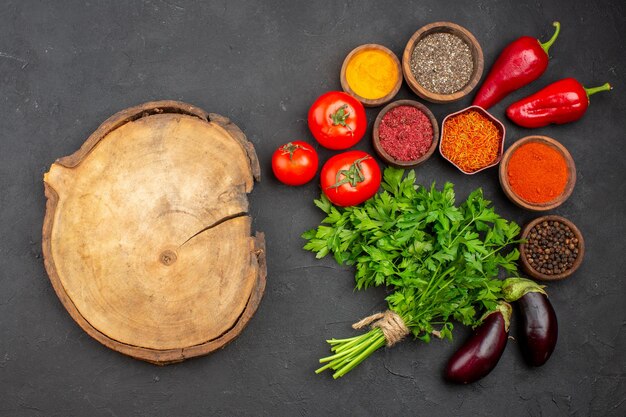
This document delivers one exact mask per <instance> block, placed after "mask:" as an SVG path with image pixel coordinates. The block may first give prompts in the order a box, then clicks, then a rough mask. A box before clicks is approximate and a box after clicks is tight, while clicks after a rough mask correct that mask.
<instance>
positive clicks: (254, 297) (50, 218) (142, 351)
mask: <svg viewBox="0 0 626 417" xmlns="http://www.w3.org/2000/svg"><path fill="white" fill-rule="evenodd" d="M44 186H45V193H46V197H47V199H48V201H47V203H46V214H45V217H44V224H43V233H42V236H43V237H42V251H43V255H44V266H45V268H46V272H47V273H48V277H49V278H50V282H51V283H52V287H53V288H54V291H55V293H56V294H57V296H58V297H59V300H60V301H61V304H62V305H63V306H64V308H65V309H66V310H67V312H68V313H69V314H70V316H71V317H72V319H73V320H74V321H75V322H76V323H77V324H78V325H79V326H80V327H81V328H82V329H83V330H84V331H85V332H86V333H87V334H88V335H89V336H91V337H92V338H94V339H95V340H97V341H98V342H100V343H101V344H103V345H104V346H106V347H108V348H109V349H111V350H114V351H116V352H119V353H122V354H124V355H127V356H130V357H133V358H135V359H140V360H143V361H146V362H149V363H153V364H155V365H168V364H172V363H178V362H182V361H184V360H185V359H190V358H193V357H197V356H204V355H207V354H209V353H211V352H213V351H215V350H218V349H221V348H223V347H224V346H226V345H227V344H228V343H230V342H231V341H232V340H234V339H235V338H236V337H237V336H238V335H239V334H240V333H241V332H242V331H243V329H244V328H245V327H246V325H247V324H248V322H249V321H250V319H251V318H252V316H253V315H254V313H255V312H256V310H257V308H258V307H259V304H260V303H261V299H262V298H263V294H264V292H265V286H266V278H267V264H266V258H265V235H264V233H262V232H257V233H256V236H254V237H253V244H254V250H253V251H252V252H251V256H252V257H253V258H251V261H252V262H255V263H256V265H257V277H256V278H257V279H256V282H255V286H254V288H253V290H252V292H251V294H250V297H249V298H248V302H247V303H246V306H245V308H244V310H243V311H242V313H241V315H240V316H239V317H238V318H237V321H236V322H235V324H234V325H233V326H232V327H231V328H230V329H229V330H227V331H226V332H225V333H223V334H222V335H220V336H218V337H217V338H215V339H212V340H209V341H207V342H205V343H202V344H199V345H195V346H189V347H185V348H177V349H165V350H157V349H150V348H144V347H140V346H133V345H129V344H126V343H122V342H119V341H117V340H115V339H112V338H110V337H109V336H107V335H105V334H104V333H102V332H100V331H99V330H98V329H96V328H95V327H93V326H92V325H91V323H89V321H88V320H87V319H85V317H83V315H82V314H80V312H79V311H78V309H77V308H76V305H75V304H74V302H73V301H72V299H71V298H70V297H69V295H68V294H67V293H66V291H65V288H64V287H63V284H62V283H61V279H60V277H59V275H58V274H57V271H56V266H55V264H54V259H53V257H52V247H51V234H52V227H53V224H54V213H55V211H56V205H57V202H58V194H57V193H56V191H55V190H54V189H53V188H52V187H51V186H50V185H48V184H47V183H44Z"/></svg>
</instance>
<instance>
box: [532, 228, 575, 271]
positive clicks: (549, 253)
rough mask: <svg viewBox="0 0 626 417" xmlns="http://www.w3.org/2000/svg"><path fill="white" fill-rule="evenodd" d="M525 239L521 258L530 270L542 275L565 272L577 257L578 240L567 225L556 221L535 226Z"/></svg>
mask: <svg viewBox="0 0 626 417" xmlns="http://www.w3.org/2000/svg"><path fill="white" fill-rule="evenodd" d="M527 239H528V240H527V242H526V245H525V249H524V253H523V256H524V257H525V258H526V260H527V261H528V264H529V265H530V267H531V268H533V269H534V270H536V271H538V272H541V273H542V274H545V275H558V274H561V273H564V272H567V270H568V269H570V268H572V266H573V265H574V261H575V260H576V258H577V257H578V252H579V247H578V245H579V241H578V239H577V238H576V237H574V233H573V232H572V230H571V229H570V228H569V227H568V226H567V225H565V224H563V223H561V222H560V221H558V220H550V221H544V222H541V223H539V224H537V225H535V226H534V227H533V228H532V229H531V230H530V232H529V233H528V238H527Z"/></svg>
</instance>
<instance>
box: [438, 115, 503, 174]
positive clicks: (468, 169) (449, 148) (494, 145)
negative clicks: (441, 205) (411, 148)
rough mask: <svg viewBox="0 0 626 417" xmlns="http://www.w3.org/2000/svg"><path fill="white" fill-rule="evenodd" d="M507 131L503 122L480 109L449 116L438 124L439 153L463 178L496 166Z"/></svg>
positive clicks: (500, 157) (500, 156)
mask: <svg viewBox="0 0 626 417" xmlns="http://www.w3.org/2000/svg"><path fill="white" fill-rule="evenodd" d="M505 133H506V130H505V128H504V125H503V124H502V122H500V121H499V120H498V119H496V118H495V117H493V116H492V115H491V114H490V113H489V112H487V110H485V109H483V108H482V107H479V106H469V107H467V108H465V109H463V110H460V111H458V112H456V113H452V114H449V115H447V116H446V117H445V119H443V123H441V140H440V141H439V153H440V154H441V156H443V157H444V158H445V159H446V160H448V161H449V162H450V163H452V164H453V165H454V166H455V167H457V168H458V169H459V171H461V172H462V173H464V174H468V175H472V174H476V173H477V172H480V171H482V170H484V169H487V168H491V167H493V166H496V165H498V163H499V162H500V160H501V159H502V151H503V150H504V136H505Z"/></svg>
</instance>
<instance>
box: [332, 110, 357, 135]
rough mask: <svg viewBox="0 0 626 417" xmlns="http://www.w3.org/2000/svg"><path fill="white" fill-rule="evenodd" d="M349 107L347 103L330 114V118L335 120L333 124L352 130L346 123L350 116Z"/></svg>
mask: <svg viewBox="0 0 626 417" xmlns="http://www.w3.org/2000/svg"><path fill="white" fill-rule="evenodd" d="M347 109H348V105H347V104H344V105H343V106H341V107H339V108H338V109H337V110H336V111H335V112H334V113H331V114H330V120H332V121H333V126H343V127H345V128H347V129H348V130H350V131H352V129H351V128H350V126H348V125H347V123H346V119H347V118H348V116H350V112H349V111H348V110H347Z"/></svg>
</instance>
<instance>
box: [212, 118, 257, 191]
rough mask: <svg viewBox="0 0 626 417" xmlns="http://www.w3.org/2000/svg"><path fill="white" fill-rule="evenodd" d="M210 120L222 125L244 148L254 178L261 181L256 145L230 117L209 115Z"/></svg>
mask: <svg viewBox="0 0 626 417" xmlns="http://www.w3.org/2000/svg"><path fill="white" fill-rule="evenodd" d="M208 120H209V121H210V122H213V123H216V124H218V125H220V126H221V127H222V128H223V129H224V130H226V131H227V132H228V133H229V134H230V136H232V137H233V138H234V139H235V140H236V141H237V142H239V144H240V145H241V146H242V147H243V149H244V151H245V152H246V155H247V156H248V162H249V163H250V168H251V169H252V176H253V177H254V179H255V180H256V181H257V182H260V181H261V167H260V165H259V158H258V157H257V154H256V151H255V150H254V145H252V143H251V142H250V141H249V140H248V138H247V137H246V134H245V133H243V131H242V130H241V129H239V127H238V126H237V125H236V124H234V123H233V122H232V121H231V120H230V119H229V118H228V117H225V116H222V115H220V114H217V113H209V115H208Z"/></svg>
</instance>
